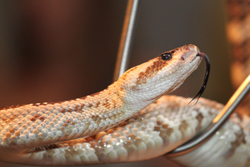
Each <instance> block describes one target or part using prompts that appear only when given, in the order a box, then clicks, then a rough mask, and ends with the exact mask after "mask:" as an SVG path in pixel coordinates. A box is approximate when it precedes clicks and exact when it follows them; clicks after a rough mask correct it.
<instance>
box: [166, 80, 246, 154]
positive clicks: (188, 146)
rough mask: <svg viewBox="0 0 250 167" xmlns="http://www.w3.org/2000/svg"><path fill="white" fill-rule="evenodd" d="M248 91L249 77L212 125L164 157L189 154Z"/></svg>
mask: <svg viewBox="0 0 250 167" xmlns="http://www.w3.org/2000/svg"><path fill="white" fill-rule="evenodd" d="M249 91H250V75H248V77H247V78H246V79H245V80H244V82H243V83H242V84H241V85H240V87H239V88H238V89H237V90H236V92H235V93H234V94H233V95H232V97H231V98H230V99H229V101H228V102H227V104H226V105H225V107H224V108H223V109H222V111H221V112H220V113H219V114H218V115H217V116H216V117H215V118H214V119H213V122H212V124H211V125H210V126H209V127H208V128H207V129H206V130H205V131H204V132H202V133H201V134H198V135H197V136H195V137H194V138H193V139H191V140H190V141H188V142H186V143H184V144H183V145H181V146H179V147H177V148H176V149H175V150H173V151H171V152H169V153H167V154H165V156H166V157H172V156H178V155H182V154H186V153H188V152H191V151H192V150H194V149H195V148H197V147H199V146H200V145H201V144H203V143H204V142H205V141H207V140H208V139H209V138H210V137H211V136H212V135H213V134H214V133H215V132H216V131H217V130H218V129H219V128H220V127H221V126H222V125H223V124H224V123H225V122H226V121H227V119H228V118H229V116H230V115H231V114H232V113H233V112H234V110H235V108H236V107H237V106H238V105H239V103H240V102H241V101H242V100H243V98H244V97H245V96H246V95H247V94H248V92H249Z"/></svg>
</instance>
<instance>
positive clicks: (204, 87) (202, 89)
mask: <svg viewBox="0 0 250 167" xmlns="http://www.w3.org/2000/svg"><path fill="white" fill-rule="evenodd" d="M196 56H200V57H202V58H203V60H204V61H205V63H206V71H205V76H204V79H203V84H202V86H201V89H200V91H199V92H198V93H197V95H196V96H194V98H193V99H192V100H191V101H190V102H189V103H188V104H190V103H191V102H192V101H193V100H195V99H197V101H196V102H195V104H196V103H197V102H198V100H199V98H200V97H201V95H202V93H203V92H204V90H205V89H206V86H207V81H208V77H209V73H210V61H209V58H208V56H207V55H206V54H205V53H202V52H200V53H198V54H197V55H196Z"/></svg>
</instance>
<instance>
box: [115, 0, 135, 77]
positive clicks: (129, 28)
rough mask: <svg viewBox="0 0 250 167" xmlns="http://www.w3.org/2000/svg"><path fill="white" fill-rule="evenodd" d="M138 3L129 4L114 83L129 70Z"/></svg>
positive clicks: (132, 1) (133, 1)
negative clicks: (128, 64) (128, 63)
mask: <svg viewBox="0 0 250 167" xmlns="http://www.w3.org/2000/svg"><path fill="white" fill-rule="evenodd" d="M138 3H139V0H129V1H128V4H127V9H126V15H125V19H124V24H123V30H122V35H121V40H120V46H119V50H118V54H117V60H116V66H115V73H114V79H113V80H114V81H116V80H117V79H118V78H119V77H120V76H121V75H122V74H123V73H124V72H125V70H126V68H127V62H128V58H129V51H130V48H131V40H132V35H133V30H134V25H135V19H136V12H137V9H138Z"/></svg>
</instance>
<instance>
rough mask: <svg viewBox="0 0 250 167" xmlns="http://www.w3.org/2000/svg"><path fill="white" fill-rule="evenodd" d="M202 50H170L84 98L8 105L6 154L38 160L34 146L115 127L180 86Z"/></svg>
mask: <svg viewBox="0 0 250 167" xmlns="http://www.w3.org/2000/svg"><path fill="white" fill-rule="evenodd" d="M198 53H199V49H198V48H197V47H196V46H194V45H185V46H183V47H179V48H176V49H174V50H171V51H168V52H164V53H163V54H161V55H160V56H158V57H156V58H154V59H152V60H150V61H148V62H146V63H143V64H141V65H138V66H136V67H134V68H132V69H130V70H128V71H127V72H125V73H124V74H123V75H122V76H121V77H120V78H119V79H118V80H117V81H116V82H114V83H113V84H111V85H110V86H109V87H108V88H107V89H105V90H103V91H101V92H98V93H95V94H92V95H89V96H86V97H83V98H77V99H75V100H69V101H64V102H55V103H36V104H28V105H23V106H17V107H9V108H5V109H2V110H1V111H0V154H1V160H3V161H7V162H14V163H27V164H37V163H38V162H37V161H28V160H27V159H26V158H27V156H28V155H29V153H30V152H31V150H33V151H34V149H35V150H36V149H38V150H39V149H40V148H50V147H51V145H53V144H56V143H61V142H64V141H68V140H73V139H77V138H81V137H88V136H91V135H94V134H97V133H98V132H101V131H104V130H107V129H109V128H111V127H114V126H115V125H117V124H118V123H121V122H123V121H124V120H126V119H128V118H130V117H131V116H133V115H134V114H136V113H138V112H139V111H140V110H141V109H143V108H145V107H146V106H148V105H149V104H151V103H153V102H155V101H156V100H157V99H159V98H160V97H161V96H162V95H163V94H166V93H169V92H171V91H173V90H175V89H176V88H178V87H179V86H180V85H181V84H182V83H183V82H184V80H185V79H186V78H187V77H188V76H189V75H190V74H191V73H192V72H193V71H194V70H195V69H196V68H197V67H198V65H199V64H200V62H201V58H200V57H198V56H196V55H197V54H198ZM45 150H46V149H45ZM34 153H36V151H35V152H34ZM33 155H36V154H33ZM39 163H40V164H47V163H48V162H46V161H41V162H39ZM70 163H71V161H70V160H69V164H70ZM63 164H68V161H66V162H65V163H63Z"/></svg>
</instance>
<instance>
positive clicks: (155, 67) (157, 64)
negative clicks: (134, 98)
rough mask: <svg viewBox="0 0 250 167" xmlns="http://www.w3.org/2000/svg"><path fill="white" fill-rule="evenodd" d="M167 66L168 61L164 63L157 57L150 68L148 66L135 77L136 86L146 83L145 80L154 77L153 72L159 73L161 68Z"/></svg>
mask: <svg viewBox="0 0 250 167" xmlns="http://www.w3.org/2000/svg"><path fill="white" fill-rule="evenodd" d="M166 65H168V61H164V60H162V59H161V57H160V56H159V57H158V58H157V59H156V61H154V62H153V64H152V65H151V66H148V67H147V68H146V70H145V71H144V72H140V73H139V74H138V77H137V81H136V82H135V84H136V85H141V84H145V83H147V79H148V78H151V77H153V76H154V74H155V72H157V71H160V70H161V69H162V68H163V67H165V66H166Z"/></svg>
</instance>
